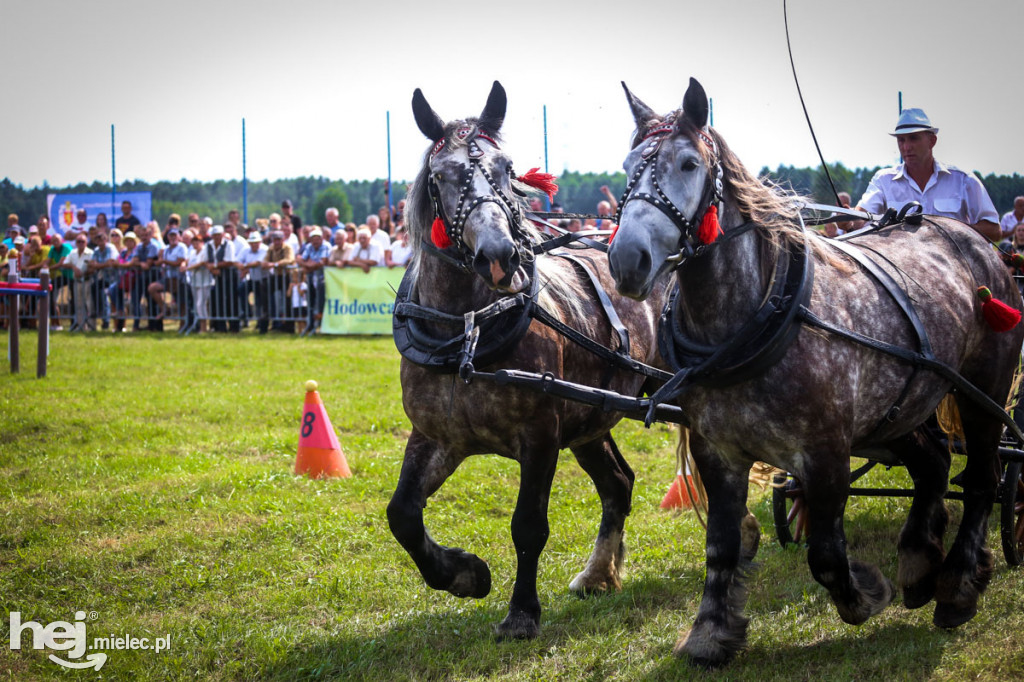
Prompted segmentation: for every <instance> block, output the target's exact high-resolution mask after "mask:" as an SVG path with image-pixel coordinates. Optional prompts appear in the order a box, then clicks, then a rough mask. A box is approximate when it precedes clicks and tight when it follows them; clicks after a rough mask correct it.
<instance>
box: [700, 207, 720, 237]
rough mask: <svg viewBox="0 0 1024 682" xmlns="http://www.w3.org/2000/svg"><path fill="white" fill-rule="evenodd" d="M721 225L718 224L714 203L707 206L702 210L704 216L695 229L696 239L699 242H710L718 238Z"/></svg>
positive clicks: (716, 209)
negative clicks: (698, 226)
mask: <svg viewBox="0 0 1024 682" xmlns="http://www.w3.org/2000/svg"><path fill="white" fill-rule="evenodd" d="M721 231H722V226H721V225H719V224H718V207H717V206H715V205H714V204H711V205H710V206H708V210H706V211H704V217H703V218H702V219H701V221H700V228H698V230H697V239H699V240H700V243H701V244H710V243H711V242H713V241H715V240H716V239H718V235H719V233H720V232H721Z"/></svg>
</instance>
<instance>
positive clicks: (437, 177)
mask: <svg viewBox="0 0 1024 682" xmlns="http://www.w3.org/2000/svg"><path fill="white" fill-rule="evenodd" d="M434 181H435V182H443V181H444V174H443V173H441V171H438V172H436V173H434Z"/></svg>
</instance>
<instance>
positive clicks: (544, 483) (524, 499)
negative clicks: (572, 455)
mask: <svg viewBox="0 0 1024 682" xmlns="http://www.w3.org/2000/svg"><path fill="white" fill-rule="evenodd" d="M557 464H558V448H557V447H553V446H551V445H550V444H548V445H545V446H536V447H530V446H527V447H526V448H524V449H523V453H522V457H521V458H520V462H519V470H520V479H519V497H518V499H517V500H516V510H515V511H514V512H513V513H512V542H513V543H514V544H515V547H516V559H517V563H516V582H515V585H514V586H513V587H512V599H511V600H509V605H508V615H507V616H505V620H503V621H501V622H500V623H498V624H497V625H495V626H494V631H495V634H496V635H497V636H498V638H499V639H532V638H534V637H536V636H537V634H538V633H539V632H540V598H539V597H538V596H537V563H538V560H539V559H540V553H541V552H542V551H543V550H544V545H545V544H547V541H548V498H549V497H550V495H551V482H552V480H553V479H554V477H555V467H556V465H557Z"/></svg>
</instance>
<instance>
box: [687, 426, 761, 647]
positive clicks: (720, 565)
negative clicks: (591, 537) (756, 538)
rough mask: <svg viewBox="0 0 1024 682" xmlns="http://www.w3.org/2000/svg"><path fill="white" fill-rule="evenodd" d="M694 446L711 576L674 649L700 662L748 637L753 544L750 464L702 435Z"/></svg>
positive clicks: (696, 438) (707, 558)
mask: <svg viewBox="0 0 1024 682" xmlns="http://www.w3.org/2000/svg"><path fill="white" fill-rule="evenodd" d="M690 448H691V451H692V452H693V457H694V460H695V461H696V462H697V466H698V468H699V469H700V472H701V476H702V478H703V480H704V488H705V490H706V491H707V496H708V530H707V541H706V542H707V546H706V558H705V562H706V569H707V577H706V578H705V580H704V594H703V596H702V597H701V602H700V608H699V609H698V610H697V618H696V620H695V621H694V623H693V627H692V628H690V630H689V632H687V633H685V634H684V635H683V636H682V637H680V639H679V641H678V642H676V646H675V649H674V651H673V653H674V654H675V655H676V656H684V655H685V656H688V657H689V658H690V660H691V661H692V662H693V663H694V664H696V665H699V666H702V667H714V666H720V665H723V664H725V663H727V662H728V661H729V660H730V659H732V657H733V656H735V655H736V653H737V652H738V651H739V650H740V649H742V648H743V646H744V645H745V644H746V641H747V622H748V619H747V618H746V616H744V615H743V609H744V607H745V605H746V602H747V588H746V585H745V584H744V580H745V578H746V577H747V574H748V573H749V572H750V569H751V563H750V560H749V557H752V556H753V552H754V551H756V546H755V548H751V547H750V546H749V545H750V540H749V539H747V540H744V539H743V535H744V534H745V533H746V531H742V530H741V527H742V526H743V525H744V524H745V523H746V524H748V525H749V522H748V521H745V519H746V517H747V516H748V513H747V507H746V504H747V475H748V472H749V468H748V469H742V468H737V467H732V466H730V465H729V464H728V463H726V462H725V460H723V459H721V458H720V457H719V456H718V455H717V454H716V453H715V452H713V451H712V449H711V446H710V445H709V444H708V443H707V441H705V440H704V439H703V438H701V437H699V436H697V435H693V436H691V441H690Z"/></svg>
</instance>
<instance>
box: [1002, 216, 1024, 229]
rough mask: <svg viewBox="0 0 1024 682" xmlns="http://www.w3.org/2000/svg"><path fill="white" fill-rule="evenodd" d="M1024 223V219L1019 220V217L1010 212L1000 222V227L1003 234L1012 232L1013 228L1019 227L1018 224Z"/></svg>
mask: <svg viewBox="0 0 1024 682" xmlns="http://www.w3.org/2000/svg"><path fill="white" fill-rule="evenodd" d="M1022 221H1024V218H1022V219H1021V220H1017V216H1015V215H1014V214H1013V211H1010V212H1009V213H1007V214H1006V215H1004V216H1003V219H1002V220H1000V221H999V227H1000V229H1002V231H1003V232H1012V231H1013V228H1015V227H1017V223H1019V222H1022Z"/></svg>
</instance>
